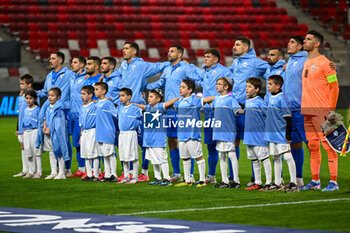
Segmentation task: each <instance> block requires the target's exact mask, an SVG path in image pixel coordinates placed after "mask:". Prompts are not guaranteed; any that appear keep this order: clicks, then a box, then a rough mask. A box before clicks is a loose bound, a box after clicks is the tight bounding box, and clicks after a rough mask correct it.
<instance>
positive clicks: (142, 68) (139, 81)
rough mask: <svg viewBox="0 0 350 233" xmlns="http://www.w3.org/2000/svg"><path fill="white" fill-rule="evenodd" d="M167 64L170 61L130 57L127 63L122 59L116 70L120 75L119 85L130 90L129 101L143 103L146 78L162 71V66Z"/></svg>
mask: <svg viewBox="0 0 350 233" xmlns="http://www.w3.org/2000/svg"><path fill="white" fill-rule="evenodd" d="M169 65H170V62H164V63H151V62H145V61H144V60H143V59H142V58H139V57H135V58H132V59H131V62H130V63H129V64H128V63H127V62H126V61H124V62H123V63H122V64H121V66H120V67H119V69H118V72H119V74H120V75H121V77H122V78H121V84H120V87H121V88H122V87H127V88H130V89H131V90H132V98H131V100H130V102H132V103H138V104H145V103H146V102H145V100H144V98H143V97H142V92H143V91H144V90H145V88H146V85H147V78H150V77H152V76H154V75H156V74H158V73H160V72H163V70H164V68H165V67H167V66H169Z"/></svg>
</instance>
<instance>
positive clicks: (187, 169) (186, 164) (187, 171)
mask: <svg viewBox="0 0 350 233" xmlns="http://www.w3.org/2000/svg"><path fill="white" fill-rule="evenodd" d="M182 162H183V165H184V176H185V182H187V183H189V182H191V177H190V173H191V159H188V160H183V161H182Z"/></svg>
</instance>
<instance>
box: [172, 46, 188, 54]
mask: <svg viewBox="0 0 350 233" xmlns="http://www.w3.org/2000/svg"><path fill="white" fill-rule="evenodd" d="M169 48H176V49H177V50H178V51H179V52H180V53H181V54H182V55H184V51H185V49H184V48H183V47H182V46H181V45H176V44H173V45H171V46H170V47H169Z"/></svg>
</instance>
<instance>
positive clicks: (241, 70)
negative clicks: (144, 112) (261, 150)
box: [38, 31, 338, 189]
mask: <svg viewBox="0 0 350 233" xmlns="http://www.w3.org/2000/svg"><path fill="white" fill-rule="evenodd" d="M322 41H323V37H322V35H321V34H319V33H318V32H315V31H310V32H309V33H308V34H307V36H306V39H305V40H303V38H302V37H300V36H293V37H291V39H290V41H289V43H288V49H287V52H288V53H289V54H290V59H289V61H288V64H287V66H286V69H285V72H284V71H283V69H282V67H283V65H284V63H285V62H284V60H282V58H283V54H282V53H281V52H282V50H281V49H279V48H272V49H270V51H269V55H268V63H267V62H265V61H262V60H260V59H257V58H256V56H255V53H254V50H253V49H250V41H249V39H248V38H245V37H238V38H236V40H235V43H234V47H233V50H234V53H235V55H236V56H237V58H236V59H235V60H234V62H233V64H232V67H231V68H230V69H229V68H226V67H224V66H222V65H220V64H219V61H220V53H219V52H218V50H216V49H208V50H207V51H206V52H205V61H204V64H203V68H204V70H203V69H199V68H197V67H195V66H193V65H190V64H187V63H185V62H184V61H182V54H183V48H182V47H181V46H171V48H170V49H169V53H168V60H169V61H170V63H169V62H165V63H148V62H144V61H143V60H142V59H140V58H137V52H138V46H137V44H136V43H134V42H126V43H125V45H124V49H123V57H124V59H125V61H124V62H123V63H122V65H121V67H120V68H119V69H118V70H115V71H114V68H115V66H116V62H115V59H114V58H110V57H106V58H104V59H102V64H101V71H102V73H103V74H104V75H103V78H102V77H101V75H100V74H99V64H100V60H99V59H96V58H94V57H91V58H89V59H88V61H87V65H86V73H87V74H88V75H89V77H88V78H85V76H86V73H85V72H83V67H84V62H82V60H83V59H82V58H81V57H76V58H74V59H73V62H72V70H73V71H74V72H76V73H75V76H74V77H72V76H71V72H70V71H69V70H68V69H67V68H62V63H63V60H64V57H63V59H62V55H61V54H60V53H53V54H51V57H50V64H51V67H52V68H53V69H54V70H53V71H52V72H51V73H50V74H49V75H48V77H47V79H46V82H45V88H44V90H41V91H38V96H39V97H43V96H45V94H46V95H47V91H48V90H49V89H50V88H51V87H59V88H60V89H61V90H62V98H61V101H62V103H63V109H65V111H66V113H67V112H68V109H69V108H70V111H69V112H70V119H71V123H72V125H73V146H75V147H76V148H77V149H78V148H79V143H77V142H79V135H80V129H79V128H78V127H77V126H78V123H77V122H78V121H77V116H78V109H79V108H80V106H81V105H82V101H81V100H80V97H79V98H77V97H78V95H80V89H81V87H82V86H85V85H88V84H92V83H94V82H96V81H97V80H98V79H100V80H101V81H102V80H103V81H104V82H106V83H107V85H108V92H107V93H106V96H107V97H110V98H112V99H113V102H114V103H115V104H116V105H120V100H119V95H118V91H119V90H120V88H121V87H128V88H130V89H131V90H132V92H133V95H132V97H131V102H133V103H138V104H144V103H145V102H144V99H143V97H142V92H143V91H144V90H146V89H148V90H150V89H156V88H165V101H169V100H171V99H173V98H176V97H178V96H179V87H180V85H181V81H182V80H183V79H192V80H194V81H195V83H196V84H198V85H199V86H202V87H203V96H204V97H208V96H215V95H217V94H218V92H217V91H216V87H215V86H216V82H217V80H218V78H220V77H229V78H231V79H232V80H233V81H234V82H233V83H234V85H233V91H232V95H233V96H234V98H236V99H237V101H238V102H239V103H240V104H241V105H244V104H245V103H246V98H247V95H246V92H245V88H246V80H247V79H248V78H251V77H259V76H264V77H265V78H267V77H269V76H271V75H273V74H279V75H281V76H282V77H283V79H284V83H285V84H284V85H283V92H284V94H285V95H286V96H287V98H288V100H289V103H290V106H291V115H292V119H293V120H292V123H291V125H292V130H291V135H292V136H291V139H292V150H291V151H292V154H293V157H294V161H295V163H296V167H297V178H298V179H297V183H298V185H299V186H303V181H302V163H303V151H302V147H301V143H302V141H306V139H305V137H303V135H305V131H304V119H303V118H304V117H303V115H301V114H300V110H301V111H302V113H303V114H304V115H306V116H307V118H305V128H306V129H307V130H306V137H307V138H308V145H309V149H310V153H311V168H312V173H313V181H312V182H311V183H310V184H308V185H306V186H304V187H305V188H306V189H308V188H317V189H319V188H320V184H319V169H318V170H317V167H318V168H319V166H320V162H321V161H320V158H321V155H320V151H319V140H321V141H322V142H323V143H322V144H323V146H324V147H325V148H326V150H327V153H328V156H329V158H330V160H331V161H330V162H329V166H330V171H331V181H332V182H330V185H331V186H332V187H333V186H334V187H336V186H337V184H336V179H337V156H336V153H335V152H334V151H333V150H332V149H331V148H330V147H329V146H328V145H327V144H325V143H324V140H323V135H321V134H320V132H321V130H320V127H319V124H320V119H321V118H322V121H323V118H324V116H328V117H330V118H332V117H333V115H334V108H335V105H336V102H337V97H338V83H337V78H336V72H335V70H332V69H331V68H330V67H329V61H328V60H327V59H326V58H325V57H324V56H322V55H320V54H319V53H318V49H319V47H320V46H321V45H322ZM303 48H304V49H305V50H306V51H307V52H305V51H302V50H303ZM307 55H309V58H308V57H307ZM304 63H305V64H304ZM304 67H305V68H304ZM159 72H163V74H162V76H161V78H160V80H159V81H157V82H155V83H151V84H147V82H146V79H147V78H148V77H151V76H153V75H154V74H157V73H159ZM302 76H304V78H302ZM65 78H66V79H65ZM64 79H65V81H62V80H64ZM67 81H68V82H67ZM89 82H90V83H89ZM302 82H303V85H302ZM320 89H322V90H324V92H323V93H320V92H319V91H318V90H320ZM302 90H303V92H302ZM306 90H307V91H306ZM68 93H70V94H68ZM302 93H303V95H302ZM304 94H305V95H304ZM329 96H330V98H329ZM267 97H269V95H267ZM301 107H303V108H301ZM173 111H174V110H173V109H172V108H171V109H170V110H168V111H167V113H166V114H167V116H171V115H174V114H173V113H174V112H173ZM204 112H205V114H206V119H210V118H212V117H213V114H214V110H212V109H210V108H208V109H207V108H204ZM244 121H245V120H244V115H238V116H236V123H237V134H238V135H237V138H236V139H237V140H236V143H235V144H236V153H237V156H236V157H239V140H240V139H243V132H244ZM75 128H77V130H74V129H75ZM204 131H205V138H204V142H205V143H206V144H207V147H208V152H209V156H208V163H209V174H208V177H207V178H206V181H207V182H215V181H216V180H215V168H216V164H217V162H218V158H219V156H218V152H217V150H216V146H217V145H216V141H215V140H212V129H211V128H207V129H204ZM176 133H177V130H176V129H173V130H168V144H169V149H170V158H171V162H172V166H173V170H174V175H173V177H172V179H173V180H177V179H180V177H181V175H180V168H179V167H180V166H179V150H178V147H177V145H178V143H177V136H176ZM74 135H75V136H74ZM77 138H78V140H77ZM310 139H311V140H310ZM139 141H140V140H139ZM327 146H328V147H327ZM334 154H335V156H334ZM144 157H145V150H144V148H143V158H144ZM66 166H67V164H66ZM67 167H68V166H67ZM79 167H80V169H81V171H80V172H82V170H83V169H82V167H84V166H81V164H79ZM190 167H191V165H190ZM253 167H254V166H253ZM142 168H143V170H142V173H141V175H140V177H139V178H140V180H143V179H147V178H148V177H147V170H148V162H147V160H144V159H143V163H142ZM191 168H192V169H191V170H193V165H192V167H191ZM192 173H193V172H192ZM230 176H231V177H233V174H232V175H230ZM275 182H276V181H275ZM236 183H238V182H236ZM276 185H279V184H276ZM327 187H328V186H327Z"/></svg>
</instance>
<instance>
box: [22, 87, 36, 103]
mask: <svg viewBox="0 0 350 233" xmlns="http://www.w3.org/2000/svg"><path fill="white" fill-rule="evenodd" d="M27 95H29V96H31V97H33V98H34V99H35V100H36V99H37V98H38V95H37V94H36V91H34V90H33V89H29V90H28V91H26V92H25V93H24V96H27Z"/></svg>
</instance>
